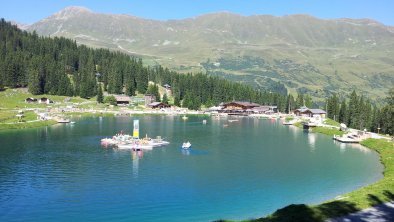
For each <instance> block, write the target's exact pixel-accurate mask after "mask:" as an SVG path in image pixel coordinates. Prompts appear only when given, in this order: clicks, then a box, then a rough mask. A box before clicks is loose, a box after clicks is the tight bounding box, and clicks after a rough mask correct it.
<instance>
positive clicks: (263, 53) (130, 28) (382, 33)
mask: <svg viewBox="0 0 394 222" xmlns="http://www.w3.org/2000/svg"><path fill="white" fill-rule="evenodd" d="M28 30H30V31H33V30H35V31H36V32H37V33H38V34H41V35H51V36H65V37H69V38H73V39H75V40H76V41H77V42H78V43H83V44H86V45H89V46H92V47H104V48H109V49H113V50H121V51H123V52H126V53H129V54H135V55H139V56H142V57H143V58H144V60H145V62H148V63H149V64H151V65H154V64H161V65H163V66H165V67H168V68H170V69H172V70H175V71H179V72H190V71H193V72H195V71H207V72H208V73H210V74H212V75H219V76H224V77H226V78H229V79H232V80H236V81H240V82H245V83H248V84H250V85H253V86H258V87H262V88H265V89H267V90H276V88H278V89H279V90H283V87H285V88H287V89H288V90H289V91H290V92H293V93H294V92H302V93H309V94H310V95H311V96H313V97H318V98H324V97H326V96H327V95H330V94H331V93H332V92H338V93H339V94H340V95H344V94H346V95H347V94H349V93H350V92H351V90H352V89H356V90H357V91H358V92H360V93H361V94H364V95H367V96H368V97H371V98H374V99H375V98H378V99H382V98H384V96H385V95H384V93H385V92H387V90H388V89H389V88H390V86H392V85H394V59H393V58H392V56H391V55H392V54H393V51H394V28H393V27H389V26H385V25H383V24H380V23H378V22H376V21H373V20H368V19H360V20H355V19H336V20H322V19H317V18H314V17H311V16H307V15H289V16H283V17H275V16H268V15H256V16H240V15H237V14H232V13H213V14H207V15H203V16H199V17H195V18H190V19H184V20H169V21H155V20H148V19H142V18H138V17H134V16H129V15H111V14H100V13H95V12H92V11H90V10H88V9H86V8H81V7H68V8H65V9H64V10H62V11H60V12H58V13H56V14H54V15H52V16H50V17H48V18H46V19H43V20H41V21H39V22H37V23H35V24H33V25H31V26H30V27H29V28H28ZM272 84H274V87H272Z"/></svg>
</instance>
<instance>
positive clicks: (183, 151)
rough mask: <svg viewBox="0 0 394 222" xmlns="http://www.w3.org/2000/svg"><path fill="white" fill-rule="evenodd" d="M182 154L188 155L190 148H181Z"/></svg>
mask: <svg viewBox="0 0 394 222" xmlns="http://www.w3.org/2000/svg"><path fill="white" fill-rule="evenodd" d="M182 154H183V155H185V156H189V155H190V149H182Z"/></svg>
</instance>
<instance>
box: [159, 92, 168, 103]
mask: <svg viewBox="0 0 394 222" xmlns="http://www.w3.org/2000/svg"><path fill="white" fill-rule="evenodd" d="M161 101H162V102H163V103H165V104H168V97H167V93H164V95H163V99H162V100H161Z"/></svg>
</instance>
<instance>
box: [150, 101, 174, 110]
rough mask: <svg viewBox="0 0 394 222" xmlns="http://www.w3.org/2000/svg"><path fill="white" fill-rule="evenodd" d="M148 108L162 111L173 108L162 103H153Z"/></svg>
mask: <svg viewBox="0 0 394 222" xmlns="http://www.w3.org/2000/svg"><path fill="white" fill-rule="evenodd" d="M148 107H149V108H151V109H162V108H168V107H171V106H170V105H168V104H165V103H162V102H153V103H150V104H148Z"/></svg>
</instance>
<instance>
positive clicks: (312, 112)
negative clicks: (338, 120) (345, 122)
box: [294, 106, 326, 118]
mask: <svg viewBox="0 0 394 222" xmlns="http://www.w3.org/2000/svg"><path fill="white" fill-rule="evenodd" d="M294 114H295V115H296V116H305V117H314V116H320V117H322V118H324V117H325V116H326V111H324V110H322V109H309V108H308V107H306V106H303V107H301V108H299V109H296V110H294Z"/></svg>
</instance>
